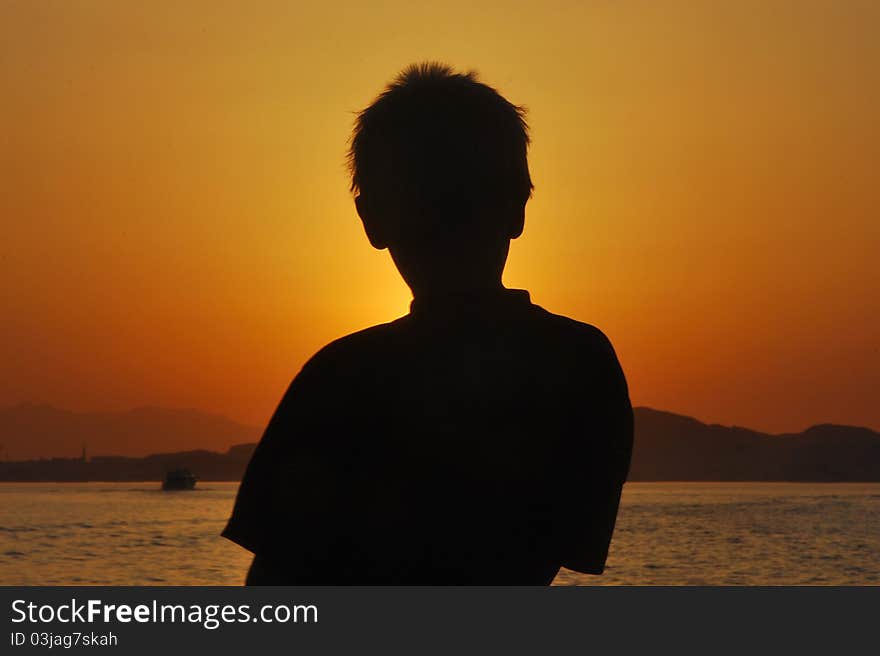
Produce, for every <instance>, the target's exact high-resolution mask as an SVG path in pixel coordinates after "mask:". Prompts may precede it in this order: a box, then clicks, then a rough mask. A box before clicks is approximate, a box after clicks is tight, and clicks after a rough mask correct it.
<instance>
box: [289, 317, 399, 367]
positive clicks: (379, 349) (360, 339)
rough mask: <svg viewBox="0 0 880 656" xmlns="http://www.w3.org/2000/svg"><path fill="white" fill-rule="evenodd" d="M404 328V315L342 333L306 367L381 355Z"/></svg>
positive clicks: (332, 364)
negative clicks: (346, 333) (348, 332)
mask: <svg viewBox="0 0 880 656" xmlns="http://www.w3.org/2000/svg"><path fill="white" fill-rule="evenodd" d="M405 329H406V317H401V318H400V319H395V320H394V321H389V322H387V323H380V324H378V325H375V326H370V327H369V328H364V329H363V330H358V331H356V332H353V333H350V334H348V335H344V336H343V337H339V338H338V339H334V340H333V341H332V342H330V343H329V344H327V345H326V346H324V347H322V348H321V349H320V350H319V351H318V352H317V353H315V354H314V355H313V356H312V357H311V358H310V359H309V361H308V362H307V363H306V367H318V366H331V367H332V366H335V365H336V364H337V363H341V362H346V363H349V362H351V361H352V360H355V361H356V360H360V359H365V358H369V357H375V356H379V355H381V354H382V353H383V352H384V351H386V350H388V349H389V348H392V347H393V346H394V344H395V342H396V341H397V340H398V339H399V337H400V335H401V333H402V332H403V331H405Z"/></svg>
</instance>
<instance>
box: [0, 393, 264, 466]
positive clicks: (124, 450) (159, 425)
mask: <svg viewBox="0 0 880 656" xmlns="http://www.w3.org/2000/svg"><path fill="white" fill-rule="evenodd" d="M260 433H261V429H260V428H257V427H255V426H246V425H244V424H239V423H236V422H234V421H232V420H231V419H228V418H227V417H224V416H222V415H215V414H209V413H206V412H200V411H198V410H188V409H183V410H178V409H167V408H156V407H143V408H135V409H133V410H128V411H125V412H71V411H70V410H60V409H58V408H55V407H52V406H50V405H37V404H33V403H23V404H21V405H16V406H12V407H9V408H0V458H2V459H5V460H30V459H35V458H53V457H67V458H72V457H78V456H79V455H80V454H81V453H82V448H83V444H85V445H86V448H87V450H88V453H89V454H95V455H120V456H145V455H147V454H150V453H162V452H170V451H190V450H197V449H205V450H211V451H224V450H226V449H228V448H229V447H230V446H232V445H234V444H241V443H242V442H253V441H255V440H257V439H259V437H260Z"/></svg>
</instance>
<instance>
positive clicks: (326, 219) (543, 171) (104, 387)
mask: <svg viewBox="0 0 880 656" xmlns="http://www.w3.org/2000/svg"><path fill="white" fill-rule="evenodd" d="M302 4H303V3H289V2H281V1H277V2H262V3H256V5H251V4H249V5H247V6H245V5H243V4H239V5H238V6H236V5H235V3H216V2H187V3H182V4H181V3H173V2H155V3H141V4H135V3H118V2H113V1H109V0H108V1H106V2H88V3H87V2H66V3H50V2H45V1H41V0H37V1H27V2H17V1H13V2H6V3H3V6H2V8H0V84H2V88H3V102H2V103H0V124H2V128H0V130H2V132H0V220H2V235H3V240H2V246H0V300H2V305H3V309H2V312H0V361H2V363H3V364H2V369H3V375H2V376H0V406H2V405H9V404H14V403H19V402H22V401H36V402H48V403H52V404H55V405H58V406H61V407H66V408H71V409H84V410H86V409H123V408H128V407H132V406H140V405H145V404H149V405H162V406H175V407H181V406H182V407H196V408H200V409H204V410H207V411H212V412H219V413H223V414H226V415H228V416H230V417H232V418H234V419H236V420H239V421H243V422H247V423H253V424H260V425H262V424H264V423H265V422H266V420H267V419H268V417H269V414H270V413H271V411H272V409H273V408H274V407H275V405H276V404H277V402H278V400H279V398H280V396H281V394H282V392H283V390H284V388H285V387H286V385H287V383H288V382H289V381H290V379H291V377H292V376H293V375H294V374H295V373H296V371H297V370H298V369H299V367H300V366H301V365H302V364H303V362H304V361H305V360H306V359H307V358H308V357H309V356H310V355H311V354H312V353H313V352H314V351H315V350H317V349H318V348H319V347H320V346H321V345H323V344H324V343H326V342H328V341H330V340H331V339H334V338H336V337H339V336H340V335H343V334H346V333H349V332H352V331H354V330H357V329H359V328H363V327H365V326H368V325H371V324H374V323H378V322H381V321H386V320H389V319H393V318H395V317H397V316H400V315H402V314H404V313H406V312H407V308H408V302H409V299H410V296H409V292H408V290H407V288H406V287H405V285H404V284H403V282H402V281H401V280H400V279H399V277H398V275H397V273H396V271H395V270H394V267H393V265H392V263H391V262H390V259H389V258H388V255H387V253H386V252H378V251H375V250H372V249H371V248H370V246H369V244H368V242H367V240H366V238H365V237H364V235H363V233H362V229H361V226H360V223H359V221H358V220H357V216H356V214H355V209H354V204H353V202H352V197H351V194H350V193H349V191H348V180H347V178H346V168H345V152H346V148H347V143H346V139H347V137H348V135H349V133H350V131H351V127H352V123H353V120H354V116H355V112H356V111H357V110H359V109H361V108H363V107H364V106H365V105H366V104H367V103H368V102H370V100H371V99H372V98H373V97H374V96H375V94H376V93H377V92H378V91H380V90H381V88H382V87H383V85H384V84H385V83H386V82H388V81H389V80H390V79H391V78H392V77H393V76H394V75H395V74H396V73H397V72H398V71H400V70H401V69H402V68H404V67H405V66H406V65H408V64H410V63H412V62H415V61H423V60H439V61H444V62H448V63H449V64H451V65H453V66H455V67H456V68H457V69H459V70H469V69H472V68H473V69H476V70H478V71H479V73H480V77H481V79H483V80H485V81H486V82H487V83H488V84H491V85H492V86H494V87H496V88H498V89H499V91H500V92H501V93H503V94H504V95H505V97H507V98H509V99H510V100H511V101H512V102H514V103H517V104H523V105H525V106H526V107H527V108H528V112H529V113H528V119H529V123H530V125H531V135H532V139H533V143H532V147H531V150H530V166H531V174H532V179H533V181H534V184H535V191H534V196H533V198H532V200H531V201H530V202H529V204H528V207H527V215H526V227H525V233H524V234H523V236H522V237H521V238H520V239H519V240H517V241H516V242H514V244H513V247H512V254H511V258H510V262H509V265H508V268H507V272H506V274H505V283H506V284H507V286H509V287H524V288H527V289H529V290H530V292H531V293H532V298H533V299H534V301H535V302H536V303H538V304H540V305H543V306H545V307H547V308H548V309H550V310H551V311H556V312H561V313H564V314H567V315H570V316H573V317H575V318H577V319H580V320H582V321H587V322H590V323H593V324H595V325H597V326H599V327H601V328H602V329H603V330H604V331H605V332H606V333H607V334H608V335H609V337H611V339H612V340H613V342H614V344H615V346H616V348H617V352H618V355H619V357H620V360H621V363H622V365H623V367H624V369H625V371H626V374H627V378H628V380H629V382H630V389H631V395H632V399H633V402H634V404H636V405H649V406H653V407H657V408H661V409H666V410H672V411H677V412H682V413H686V414H691V415H694V416H697V417H699V418H701V419H704V420H707V421H713V422H719V423H732V424H739V425H745V426H750V427H754V428H758V429H763V430H770V431H789V430H792V431H793V430H800V429H803V428H805V427H806V426H808V425H810V424H813V423H817V422H835V423H847V424H860V425H867V426H870V427H873V428H875V429H878V428H880V404H878V403H877V389H880V345H878V339H877V335H878V334H880V293H878V292H880V261H878V258H877V251H878V246H880V222H878V216H877V207H878V204H880V203H878V202H880V185H878V181H877V174H876V171H877V169H878V164H880V162H878V156H880V134H878V122H877V120H876V111H877V110H876V108H877V107H878V104H880V97H878V96H880V80H878V69H877V66H876V62H877V61H880V41H878V39H876V34H875V31H876V30H875V26H876V25H877V24H878V19H880V7H878V5H877V4H876V3H867V2H856V1H853V2H841V3H831V2H819V1H813V2H810V1H804V2H797V3H795V2H775V1H774V2H758V1H752V0H750V1H747V2H741V3H726V4H723V3H717V2H714V1H710V0H697V1H696V2H693V1H688V2H684V1H680V2H669V3H662V8H661V6H660V4H658V3H651V2H646V1H645V2H639V1H633V2H627V3H604V2H598V3H582V2H557V3H550V4H546V5H543V6H542V7H541V8H540V9H538V7H537V5H535V3H526V2H505V3H486V5H484V6H482V7H477V6H474V3H470V2H468V3H464V2H447V3H442V5H438V4H437V3H422V2H412V1H411V0H407V1H406V2H403V1H402V0H401V1H399V2H391V3H386V5H385V6H384V7H383V10H382V11H376V10H371V9H370V8H369V7H368V6H367V3H360V2H347V3H346V2H336V3H309V4H310V6H305V7H304V6H302ZM395 5H396V6H395Z"/></svg>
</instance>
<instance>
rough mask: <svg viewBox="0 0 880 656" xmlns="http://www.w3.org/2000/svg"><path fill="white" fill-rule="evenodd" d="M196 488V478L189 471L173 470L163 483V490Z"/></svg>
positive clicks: (166, 475)
mask: <svg viewBox="0 0 880 656" xmlns="http://www.w3.org/2000/svg"><path fill="white" fill-rule="evenodd" d="M195 486H196V477H195V476H193V474H192V472H191V471H190V470H189V469H173V470H171V471H170V472H168V473H167V474H165V480H164V481H162V489H163V490H192V489H193V488H195Z"/></svg>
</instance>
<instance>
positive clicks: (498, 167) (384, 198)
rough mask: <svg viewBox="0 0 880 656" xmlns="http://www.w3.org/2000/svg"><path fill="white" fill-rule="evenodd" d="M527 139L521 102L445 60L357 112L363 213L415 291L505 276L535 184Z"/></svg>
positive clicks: (374, 238) (356, 172) (411, 72)
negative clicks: (511, 244) (511, 245)
mask: <svg viewBox="0 0 880 656" xmlns="http://www.w3.org/2000/svg"><path fill="white" fill-rule="evenodd" d="M528 144H529V137H528V126H527V125H526V122H525V119H524V110H523V109H522V108H521V107H517V106H516V105H512V104H511V103H510V102H508V101H507V100H505V99H504V98H503V97H502V96H501V95H500V94H499V93H498V92H497V91H495V90H494V89H492V88H491V87H489V86H487V85H485V84H483V83H481V82H478V81H477V78H476V75H475V74H474V73H465V74H462V73H455V72H453V71H452V70H451V69H450V68H449V67H447V66H443V65H440V64H421V65H415V66H411V67H409V68H407V69H406V70H405V71H403V72H402V73H401V74H400V75H398V76H397V78H396V79H395V80H394V81H393V82H392V83H391V84H390V85H388V87H387V88H386V89H385V91H384V92H383V93H382V94H381V95H380V96H379V97H378V98H377V99H376V100H375V101H374V102H373V103H372V104H371V105H370V106H369V107H367V108H366V109H365V110H363V111H362V112H360V113H359V114H358V117H357V121H356V124H355V128H354V134H353V136H352V140H351V149H350V151H349V163H350V166H351V179H352V181H351V190H352V192H353V193H355V194H356V198H355V202H356V204H357V209H358V214H359V215H360V216H361V219H362V220H363V222H364V228H365V229H366V232H367V236H368V237H369V239H370V242H371V243H372V244H373V246H375V247H376V248H388V249H389V250H390V251H391V255H392V257H393V258H394V261H395V263H396V264H397V266H398V269H400V272H401V274H402V275H403V277H404V278H405V279H406V281H407V282H408V283H409V285H410V287H412V288H413V291H414V292H416V293H420V292H430V291H437V290H444V289H456V288H468V287H479V286H488V285H491V284H493V280H494V282H496V283H497V282H500V276H501V271H502V270H503V268H504V262H505V260H506V257H507V250H508V246H509V241H510V239H515V238H516V237H518V236H519V235H520V233H521V232H522V229H523V221H524V216H525V204H526V201H527V200H528V199H529V197H530V195H531V191H532V182H531V178H530V177H529V167H528V161H527V157H526V152H527V149H528ZM495 278H497V280H495Z"/></svg>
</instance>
